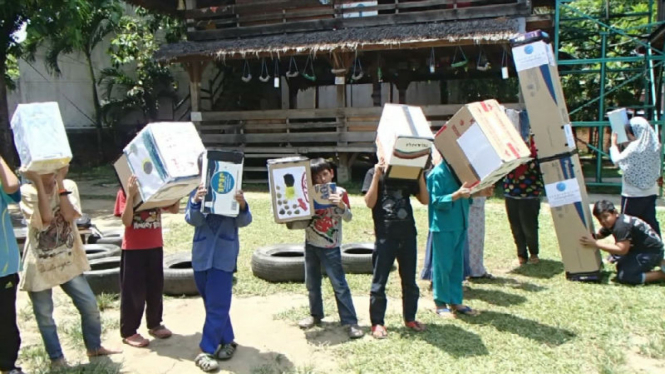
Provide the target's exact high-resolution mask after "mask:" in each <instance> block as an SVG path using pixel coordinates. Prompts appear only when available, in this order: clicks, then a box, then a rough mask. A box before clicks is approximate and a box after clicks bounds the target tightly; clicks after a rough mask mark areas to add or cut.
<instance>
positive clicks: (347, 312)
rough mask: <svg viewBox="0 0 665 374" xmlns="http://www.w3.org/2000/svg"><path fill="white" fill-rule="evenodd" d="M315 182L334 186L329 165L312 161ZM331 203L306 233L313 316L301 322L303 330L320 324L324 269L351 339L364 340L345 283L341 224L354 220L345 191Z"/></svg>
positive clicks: (332, 197)
mask: <svg viewBox="0 0 665 374" xmlns="http://www.w3.org/2000/svg"><path fill="white" fill-rule="evenodd" d="M311 170H312V179H313V180H314V182H315V183H316V184H318V185H323V184H328V183H331V182H332V180H333V178H334V177H335V172H334V170H333V166H332V164H331V163H330V162H328V161H326V160H324V159H322V158H318V159H314V160H312V161H311ZM328 200H329V201H330V203H331V206H329V207H326V208H323V209H317V210H316V212H315V216H314V218H312V219H311V220H310V221H306V222H307V227H306V231H305V233H306V234H305V284H306V285H307V291H308V292H309V311H310V316H309V317H307V318H305V319H303V320H302V321H300V323H299V325H300V327H301V328H303V329H309V328H311V327H313V326H314V325H318V324H320V323H321V320H322V319H323V300H322V298H321V265H323V267H324V268H325V270H326V274H328V278H330V283H331V284H332V286H333V289H334V290H335V301H336V302H337V311H338V312H339V319H340V323H341V324H342V325H343V326H346V329H347V333H348V335H349V337H350V338H351V339H357V338H361V337H362V336H363V335H364V332H363V331H362V330H361V329H360V327H359V326H358V317H357V316H356V310H355V308H354V306H353V299H351V290H350V289H349V285H348V284H347V283H346V276H345V275H344V269H343V268H342V254H341V252H340V246H341V245H342V221H346V222H349V221H351V219H352V218H353V215H352V214H351V204H350V203H349V196H348V195H347V193H346V191H345V190H344V189H343V188H341V187H339V186H335V191H334V192H333V193H331V194H330V196H329V198H328Z"/></svg>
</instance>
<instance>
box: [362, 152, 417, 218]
mask: <svg viewBox="0 0 665 374" xmlns="http://www.w3.org/2000/svg"><path fill="white" fill-rule="evenodd" d="M383 169H384V162H383V159H381V160H379V163H378V164H376V165H375V166H374V177H373V178H372V184H371V185H370V186H369V189H368V190H367V193H366V194H365V205H367V207H368V208H370V209H373V208H374V205H376V200H377V199H378V197H379V182H380V181H381V176H382V175H383ZM425 192H427V188H425Z"/></svg>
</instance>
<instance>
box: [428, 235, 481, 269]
mask: <svg viewBox="0 0 665 374" xmlns="http://www.w3.org/2000/svg"><path fill="white" fill-rule="evenodd" d="M426 246H427V247H426V248H425V263H424V264H423V270H422V271H421V272H420V279H422V280H428V281H431V280H432V233H431V232H429V233H427V244H426ZM470 255H471V250H470V243H469V240H468V238H467V240H466V241H465V242H464V278H465V279H466V278H467V277H477V276H480V275H474V273H473V271H472V269H471V259H470ZM481 255H482V253H481ZM484 274H485V273H482V274H481V275H484Z"/></svg>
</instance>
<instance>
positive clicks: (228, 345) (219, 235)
mask: <svg viewBox="0 0 665 374" xmlns="http://www.w3.org/2000/svg"><path fill="white" fill-rule="evenodd" d="M202 156H203V155H201V156H200V157H199V171H200V170H201V163H202V159H203V157H202ZM206 193H207V190H206V188H205V186H203V185H201V186H199V187H198V189H196V190H194V191H192V193H191V195H190V198H189V200H188V201H187V209H186V211H185V220H186V221H187V223H189V224H190V225H192V226H194V227H195V229H194V243H193V245H192V268H193V269H194V280H195V281H196V287H197V288H198V290H199V293H200V294H201V297H202V298H203V303H204V305H205V310H206V319H205V324H204V325H203V334H202V335H203V336H202V337H201V343H200V344H199V347H200V348H201V354H199V355H198V356H197V357H196V359H195V361H194V362H195V363H196V366H198V367H199V368H201V370H203V371H206V372H209V371H215V370H218V369H219V363H218V362H217V360H218V359H219V360H229V359H231V357H233V354H234V353H235V350H236V347H237V344H236V343H235V342H234V335H233V326H232V325H231V318H230V316H229V311H230V310H231V298H232V291H233V270H234V269H235V267H236V262H237V259H238V252H239V249H240V242H239V240H238V229H239V228H240V227H245V226H248V225H249V224H250V223H252V213H251V212H250V211H249V205H248V204H247V201H246V200H245V196H244V194H243V192H242V191H240V190H239V191H238V193H237V194H236V196H235V199H236V201H238V204H239V205H240V213H239V214H238V216H237V217H225V216H219V215H214V214H203V213H201V200H202V199H203V198H204V197H205V195H206Z"/></svg>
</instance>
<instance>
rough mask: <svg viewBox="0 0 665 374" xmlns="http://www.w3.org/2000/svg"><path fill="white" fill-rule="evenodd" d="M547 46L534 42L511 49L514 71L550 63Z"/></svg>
mask: <svg viewBox="0 0 665 374" xmlns="http://www.w3.org/2000/svg"><path fill="white" fill-rule="evenodd" d="M548 47H549V45H548V44H545V43H544V42H535V43H531V44H527V45H523V46H519V47H515V48H513V59H514V60H515V69H516V70H517V71H518V72H519V71H523V70H527V69H531V68H535V67H538V66H542V65H548V64H549V63H550V57H549V54H548V51H547V49H548Z"/></svg>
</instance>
